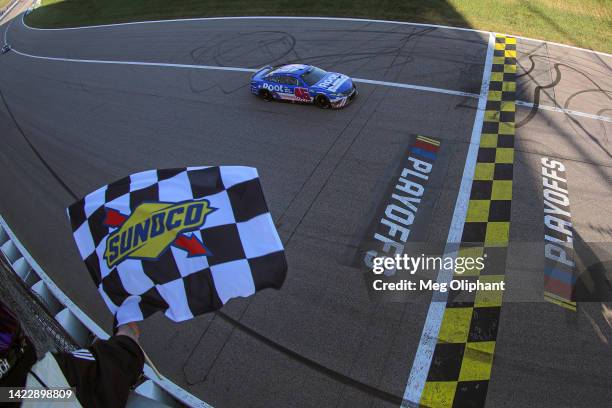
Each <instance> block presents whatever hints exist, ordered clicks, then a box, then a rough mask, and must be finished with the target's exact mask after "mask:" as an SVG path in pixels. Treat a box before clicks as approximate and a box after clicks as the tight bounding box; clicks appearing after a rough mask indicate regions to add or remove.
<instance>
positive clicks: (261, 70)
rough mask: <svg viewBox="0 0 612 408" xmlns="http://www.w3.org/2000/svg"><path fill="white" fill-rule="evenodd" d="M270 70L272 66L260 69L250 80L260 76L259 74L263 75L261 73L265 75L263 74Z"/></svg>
mask: <svg viewBox="0 0 612 408" xmlns="http://www.w3.org/2000/svg"><path fill="white" fill-rule="evenodd" d="M272 68H274V67H273V66H272V65H266V66H265V67H261V68H259V69H258V70H257V72H255V73H254V74H253V76H252V77H251V78H255V77H256V76H258V75H261V74H263V73H265V72H268V71H270V70H271V69H272Z"/></svg>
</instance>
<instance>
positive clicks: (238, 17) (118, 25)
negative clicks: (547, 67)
mask: <svg viewBox="0 0 612 408" xmlns="http://www.w3.org/2000/svg"><path fill="white" fill-rule="evenodd" d="M214 20H329V21H355V22H362V23H382V24H399V25H410V26H415V27H432V28H441V29H445V30H455V31H469V32H475V33H481V34H491V32H490V31H485V30H476V29H473V28H464V27H452V26H445V25H439V24H427V23H411V22H408V21H394V20H374V19H365V18H348V17H305V16H303V17H300V16H234V17H198V18H175V19H169V20H146V21H132V22H128V23H115V24H100V25H94V26H82V27H66V28H36V27H31V26H29V25H27V24H26V22H25V20H23V18H22V22H23V25H24V26H26V27H27V28H29V29H30V30H40V31H62V30H88V29H92V28H104V27H121V26H130V25H138V24H159V23H181V22H193V21H214ZM499 34H501V33H499ZM504 35H507V36H511V37H515V38H520V39H523V40H528V41H538V42H543V43H546V44H552V45H556V46H558V47H565V48H571V49H574V50H579V51H585V52H588V53H592V54H598V55H602V56H605V57H611V58H612V54H608V53H605V52H601V51H595V50H589V49H586V48H580V47H575V46H573V45H567V44H561V43H556V42H552V41H545V40H540V39H537V38H529V37H522V36H520V35H513V34H504Z"/></svg>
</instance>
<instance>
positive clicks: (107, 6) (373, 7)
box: [0, 0, 612, 53]
mask: <svg viewBox="0 0 612 408" xmlns="http://www.w3.org/2000/svg"><path fill="white" fill-rule="evenodd" d="M2 1H3V0H0V3H1V2H2ZM238 15H299V16H333V17H358V18H374V19H386V20H401V21H411V22H425V23H433V24H442V25H449V26H456V27H468V28H476V29H481V30H487V31H496V32H500V33H507V34H514V35H522V36H526V37H532V38H539V39H544V40H549V41H555V42H560V43H564V44H570V45H576V46H579V47H583V48H592V49H596V50H599V51H605V52H610V53H612V42H611V41H608V40H607V36H608V35H609V33H610V31H611V30H612V1H610V0H539V1H530V0H428V1H421V0H378V1H373V0H335V1H334V0H319V1H317V0H310V1H304V0H260V1H255V0H222V1H218V0H217V1H211V0H43V1H42V7H40V8H39V9H37V10H35V11H34V12H33V13H32V14H30V15H29V16H28V17H27V22H28V24H30V25H33V26H36V27H72V26H79V25H95V24H105V23H113V22H126V21H138V20H151V19H168V18H186V17H210V16H238Z"/></svg>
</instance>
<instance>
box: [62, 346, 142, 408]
mask: <svg viewBox="0 0 612 408" xmlns="http://www.w3.org/2000/svg"><path fill="white" fill-rule="evenodd" d="M55 358H56V360H57V362H58V364H59V366H60V368H61V369H62V372H63V373H64V375H65V376H66V379H67V380H68V383H69V384H70V385H71V386H73V387H76V396H77V399H78V400H79V402H80V403H81V405H83V406H84V407H88V408H98V407H99V408H106V407H123V406H125V404H126V402H127V399H128V395H129V392H130V388H131V387H132V385H134V384H135V383H136V381H137V380H138V378H139V376H140V374H141V373H142V369H143V366H144V354H143V352H142V350H141V349H140V347H139V346H138V344H136V342H135V341H134V340H132V339H131V338H129V337H127V336H113V337H111V338H110V339H108V340H98V341H97V342H95V343H94V344H93V345H92V346H91V347H89V349H88V350H77V351H74V352H72V353H60V354H56V355H55Z"/></svg>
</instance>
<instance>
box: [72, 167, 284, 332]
mask: <svg viewBox="0 0 612 408" xmlns="http://www.w3.org/2000/svg"><path fill="white" fill-rule="evenodd" d="M204 198H205V199H206V200H208V201H209V202H210V206H211V207H213V208H216V210H215V211H213V212H211V213H210V214H208V215H207V218H206V221H205V222H204V224H203V226H202V227H201V229H199V230H196V231H192V232H187V233H185V235H186V236H187V237H191V236H194V235H195V237H196V238H198V239H199V240H200V241H201V242H203V243H204V245H205V246H206V248H208V249H209V250H210V253H211V255H209V256H196V257H188V253H187V252H186V251H184V250H182V249H180V248H177V247H175V246H169V248H168V249H167V250H165V251H164V252H163V253H162V255H161V256H160V257H159V259H157V260H155V261H149V260H141V259H129V258H128V259H125V260H123V261H122V262H120V263H119V264H117V265H116V266H115V267H113V268H109V267H108V266H107V263H106V261H105V260H104V258H103V256H104V251H105V249H106V240H107V238H108V236H109V234H111V233H112V232H113V231H115V228H111V227H107V226H105V225H104V221H105V217H106V212H107V210H108V209H114V210H117V211H119V212H120V213H122V214H125V215H127V216H129V215H130V214H131V213H132V211H134V209H135V208H136V207H137V206H138V205H140V204H141V203H143V202H182V201H186V200H194V199H204ZM68 217H69V218H70V222H71V224H72V231H73V235H74V239H75V241H76V244H77V246H78V249H79V252H80V254H81V257H82V258H83V260H84V262H85V264H86V265H87V269H88V270H89V272H90V274H91V276H92V278H93V280H94V281H95V283H96V285H97V286H98V290H99V292H100V294H101V295H102V297H103V298H104V301H105V302H106V304H107V306H108V307H109V309H110V310H111V312H112V313H113V314H114V315H115V317H116V321H117V324H119V325H120V324H124V323H128V322H131V321H140V320H143V319H145V318H146V317H147V316H149V315H151V314H153V313H155V312H156V311H158V310H163V311H165V314H166V316H168V317H169V318H170V319H172V320H174V321H182V320H186V319H190V318H192V317H194V316H196V315H199V314H202V313H206V312H210V311H213V310H216V309H218V308H220V307H221V306H223V305H224V304H225V303H227V302H228V301H229V300H230V299H232V298H234V297H244V296H250V295H252V294H254V293H255V292H256V291H258V290H261V289H264V288H268V287H273V288H277V289H278V288H280V287H281V285H282V284H283V281H284V279H285V275H286V271H287V263H286V260H285V253H284V250H283V245H282V243H281V241H280V239H279V237H278V233H277V231H276V228H275V227H274V223H273V221H272V217H271V215H270V212H269V210H268V207H267V204H266V201H265V198H264V195H263V191H262V188H261V185H260V183H259V177H258V174H257V170H256V169H254V168H251V167H240V166H220V167H187V168H177V169H164V170H150V171H144V172H141V173H136V174H132V175H130V176H128V177H125V178H123V179H121V180H118V181H116V182H114V183H112V184H109V185H106V186H104V187H102V188H100V189H98V190H96V191H94V192H92V193H90V194H88V195H87V196H85V197H84V198H82V199H81V200H79V201H77V202H76V203H74V204H72V205H71V206H70V207H69V208H68Z"/></svg>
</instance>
